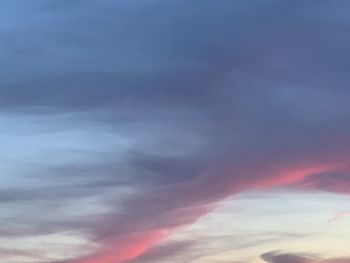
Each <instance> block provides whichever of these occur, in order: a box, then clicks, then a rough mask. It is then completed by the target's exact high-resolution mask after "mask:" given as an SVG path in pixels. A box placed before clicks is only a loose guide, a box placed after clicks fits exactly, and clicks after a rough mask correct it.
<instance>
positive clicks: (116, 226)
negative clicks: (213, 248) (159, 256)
mask: <svg viewBox="0 0 350 263" xmlns="http://www.w3.org/2000/svg"><path fill="white" fill-rule="evenodd" d="M347 8H349V3H348V2H347V1H341V0H340V1H337V2H334V3H333V2H330V1H307V2H295V1H272V0H269V1H264V2H262V1H255V0H249V1H248V2H247V1H240V0H238V1H231V0H227V1H226V0H223V1H219V2H218V1H214V0H204V1H196V2H194V1H185V0H179V1H168V0H164V1H158V0H155V1H154V0H152V1H151V0H142V1H108V0H102V1H98V2H97V1H50V2H49V3H48V2H47V1H36V2H35V3H34V2H28V1H24V0H15V1H4V2H2V3H1V8H0V10H1V11H0V16H1V17H3V19H2V20H3V21H2V25H1V27H0V34H1V39H2V41H1V45H0V55H1V57H2V60H1V62H0V63H1V68H2V69H1V72H0V76H1V85H0V111H1V115H0V123H1V126H3V127H5V129H4V131H3V132H2V133H1V134H0V143H1V144H2V145H3V147H2V150H1V151H0V158H1V161H2V163H3V166H2V167H1V172H2V174H3V177H2V178H1V179H0V182H1V184H2V187H1V188H0V204H2V205H3V206H2V208H1V214H4V215H5V214H6V215H7V216H1V217H0V222H1V224H0V225H1V227H0V233H4V234H1V235H2V236H3V237H5V238H6V239H8V240H12V241H13V242H14V243H16V244H19V247H23V246H21V243H23V242H24V241H23V240H24V239H23V238H26V237H30V238H33V239H35V240H36V239H40V238H41V237H43V236H50V235H57V234H60V235H63V239H64V240H68V242H65V243H69V240H72V239H74V240H76V239H77V240H79V241H76V242H77V243H76V247H75V248H73V249H71V253H70V255H69V257H66V256H64V255H62V254H60V253H54V252H53V253H44V252H42V251H39V252H37V258H41V259H42V261H43V262H69V263H102V262H104V263H121V262H125V261H126V260H133V259H135V258H137V257H140V256H142V255H143V254H144V253H146V252H147V251H149V250H150V249H151V248H153V247H154V246H155V245H157V244H159V242H161V241H162V240H164V239H166V238H167V237H168V236H169V235H171V233H173V232H174V231H176V229H178V228H179V227H183V226H186V225H190V224H192V223H194V222H196V221H197V220H198V218H200V217H201V216H203V215H205V214H207V213H208V212H210V211H212V209H213V208H214V207H215V206H216V204H217V203H218V202H219V201H221V200H223V199H225V198H227V197H230V196H232V195H234V194H237V193H241V192H245V191H249V190H255V189H270V188H274V187H280V186H286V185H288V186H291V187H294V188H295V189H303V190H312V191H313V190H323V191H331V192H337V193H345V194H347V193H348V192H349V187H350V186H349V180H350V179H349V178H350V177H349V161H348V158H347V156H348V155H349V149H350V147H349V146H350V138H349V134H350V125H349V116H350V108H349V107H348V102H349V101H350V92H349V90H348V85H349V84H350V80H349V77H348V67H349V65H348V61H349V59H350V57H349V56H350V55H349V46H350V38H349V34H348V28H349V26H350V20H349V18H348V16H347V14H346V13H345V12H344V10H347ZM53 207H54V208H55V209H52V208H53ZM47 211H50V213H47ZM55 240H57V239H55ZM52 242H54V243H55V242H56V241H49V242H48V243H50V244H52ZM57 242H58V241H57ZM58 243H60V242H58ZM55 244H56V243H55ZM55 246H57V247H58V246H60V245H59V244H56V245H55ZM61 249H62V246H61ZM26 250H31V249H30V248H28V249H26ZM53 250H55V248H54V249H53ZM4 251H7V250H4ZM13 251H14V253H15V251H17V250H13ZM25 253H27V252H25V251H24V252H20V253H17V252H16V254H17V257H13V256H12V255H11V254H12V253H7V254H10V255H8V256H7V257H8V260H9V261H11V262H14V263H15V262H23V258H25V257H26V256H23V257H22V256H21V254H25ZM273 255H274V254H273ZM27 258H30V257H27ZM21 260H22V261H21ZM35 260H37V259H35ZM272 260H275V259H272ZM27 261H28V262H31V260H30V259H28V260H27ZM271 262H276V261H271Z"/></svg>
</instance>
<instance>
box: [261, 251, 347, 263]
mask: <svg viewBox="0 0 350 263" xmlns="http://www.w3.org/2000/svg"><path fill="white" fill-rule="evenodd" d="M261 258H262V259H263V260H265V261H266V262H268V263H348V262H350V258H330V259H320V258H318V257H316V256H315V255H307V254H293V253H281V252H278V251H272V252H268V253H265V254H263V255H261Z"/></svg>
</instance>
